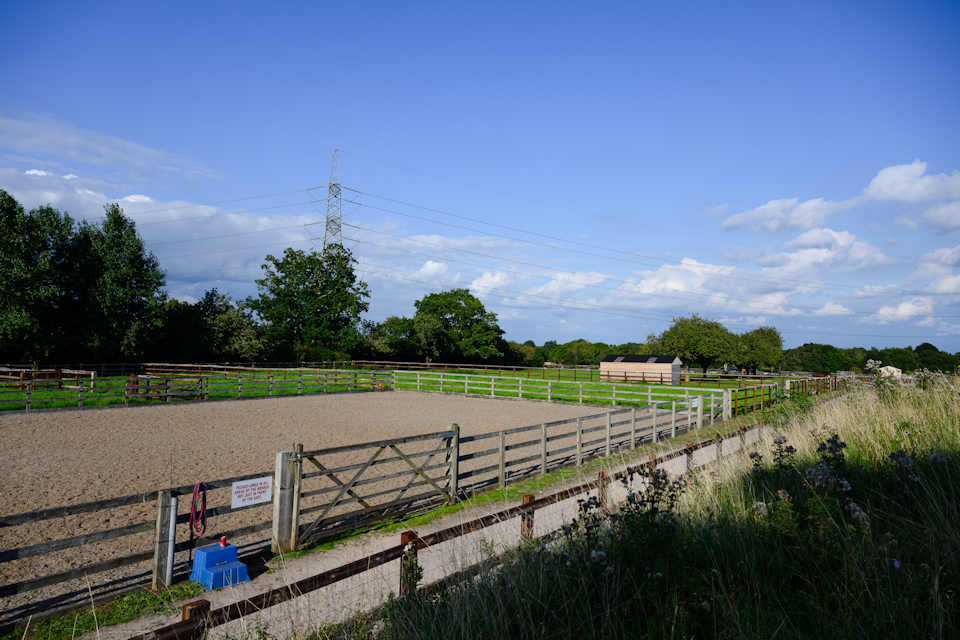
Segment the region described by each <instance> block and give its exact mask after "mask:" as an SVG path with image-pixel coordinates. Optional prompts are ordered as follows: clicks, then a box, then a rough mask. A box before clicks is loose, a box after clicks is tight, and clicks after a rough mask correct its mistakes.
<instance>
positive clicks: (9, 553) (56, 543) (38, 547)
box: [0, 521, 154, 563]
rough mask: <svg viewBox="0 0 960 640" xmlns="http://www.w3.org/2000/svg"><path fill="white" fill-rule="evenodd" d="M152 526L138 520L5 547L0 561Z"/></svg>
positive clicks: (152, 523)
mask: <svg viewBox="0 0 960 640" xmlns="http://www.w3.org/2000/svg"><path fill="white" fill-rule="evenodd" d="M153 528H154V522H152V521H150V522H138V523H136V524H130V525H127V526H124V527H117V528H115V529H107V530H106V531H96V532H94V533H86V534H83V535H79V536H72V537H69V538H61V539H59V540H50V541H47V542H41V543H39V544H33V545H29V546H26V547H19V548H17V549H7V550H4V551H0V563H4V562H11V561H13V560H16V559H18V558H28V557H30V556H38V555H42V554H44V553H50V552H53V551H60V550H62V549H71V548H73V547H80V546H83V545H85V544H92V543H94V542H102V541H103V540H113V539H115V538H122V537H124V536H129V535H133V534H135V533H140V532H141V531H151V530H153Z"/></svg>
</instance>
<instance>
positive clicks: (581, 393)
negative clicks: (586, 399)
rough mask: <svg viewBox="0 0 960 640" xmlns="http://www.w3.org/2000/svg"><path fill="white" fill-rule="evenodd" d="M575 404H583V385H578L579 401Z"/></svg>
mask: <svg viewBox="0 0 960 640" xmlns="http://www.w3.org/2000/svg"><path fill="white" fill-rule="evenodd" d="M577 404H583V383H582V382H581V383H580V400H579V402H578V403H577Z"/></svg>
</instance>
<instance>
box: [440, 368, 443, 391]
mask: <svg viewBox="0 0 960 640" xmlns="http://www.w3.org/2000/svg"><path fill="white" fill-rule="evenodd" d="M440 393H443V372H442V371H441V372H440Z"/></svg>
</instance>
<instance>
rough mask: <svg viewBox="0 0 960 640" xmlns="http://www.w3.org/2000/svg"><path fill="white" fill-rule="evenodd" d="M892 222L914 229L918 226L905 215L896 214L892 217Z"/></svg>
mask: <svg viewBox="0 0 960 640" xmlns="http://www.w3.org/2000/svg"><path fill="white" fill-rule="evenodd" d="M893 223H894V224H896V225H899V226H901V227H904V228H906V229H916V228H917V227H919V226H920V224H919V223H918V222H917V221H916V220H914V219H913V218H908V217H907V216H897V217H896V218H894V219H893Z"/></svg>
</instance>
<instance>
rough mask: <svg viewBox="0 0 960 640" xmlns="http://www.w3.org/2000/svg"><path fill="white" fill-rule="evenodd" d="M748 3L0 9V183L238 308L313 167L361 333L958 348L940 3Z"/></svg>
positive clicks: (315, 207)
mask: <svg viewBox="0 0 960 640" xmlns="http://www.w3.org/2000/svg"><path fill="white" fill-rule="evenodd" d="M771 4H772V3H756V4H750V3H739V4H738V5H737V6H724V5H720V4H706V3H704V4H699V3H689V4H684V5H676V6H672V5H671V6H663V5H652V4H650V5H644V4H642V3H622V4H612V3H604V4H596V5H590V6H589V7H587V6H585V5H582V4H578V5H574V4H572V3H525V4H523V5H522V6H518V5H515V4H495V3H482V4H481V3H476V4H474V5H471V6H467V5H462V6H454V5H450V4H449V3H436V4H425V3H419V4H418V3H406V4H400V3H391V4H373V3H354V4H352V5H351V6H349V7H347V6H343V5H333V4H330V5H319V4H318V5H316V6H300V5H293V4H274V5H270V6H269V8H267V6H266V5H263V4H261V3H248V4H244V3H236V2H232V3H200V4H199V5H198V4H197V3H164V4H163V5H150V6H148V5H143V4H138V3H117V4H115V5H111V6H108V5H107V4H106V3H84V2H72V3H42V2H41V3H30V4H27V3H18V4H15V5H7V6H6V7H5V8H4V9H0V11H2V12H3V13H0V22H2V24H3V25H4V34H5V37H4V39H3V40H2V42H0V66H2V68H3V69H4V71H5V73H4V76H5V81H6V82H5V84H6V86H7V88H8V90H7V91H6V92H5V96H4V100H3V101H2V102H0V188H5V189H7V190H8V191H10V192H12V193H13V194H14V195H15V196H16V197H17V198H18V199H20V200H21V202H23V203H24V204H25V205H26V206H28V207H31V206H36V205H38V204H46V203H50V204H53V205H54V206H57V207H60V208H63V209H65V210H67V211H69V212H70V213H71V214H72V215H74V216H75V217H88V218H91V219H92V218H96V217H98V216H99V215H100V212H101V211H102V205H103V204H104V203H105V202H107V201H115V200H119V201H121V203H122V205H123V206H124V209H125V210H126V211H127V213H128V214H129V215H131V216H132V217H134V219H136V220H137V223H138V226H139V228H140V231H141V233H142V235H143V237H144V239H145V240H146V241H147V243H148V245H149V246H150V248H151V249H152V250H153V251H154V252H155V253H156V254H157V256H158V257H159V258H160V260H161V264H162V265H163V267H164V268H165V269H166V270H167V282H168V290H169V293H170V294H171V295H173V296H176V297H181V298H185V299H191V298H196V297H199V295H201V294H202V292H203V291H204V290H205V289H207V288H209V287H213V286H216V287H218V288H220V289H221V290H222V291H225V292H227V293H229V294H230V295H232V296H234V297H235V298H242V297H245V296H247V295H251V294H253V293H254V292H255V286H254V284H253V280H254V279H255V278H256V277H257V276H258V274H259V269H260V264H261V263H262V261H263V258H264V256H265V255H266V254H267V253H279V252H281V251H282V249H283V248H284V247H286V246H295V247H298V248H307V247H310V246H316V245H317V244H319V242H320V241H319V240H316V239H315V238H316V237H317V236H321V235H322V226H321V225H316V224H314V223H316V222H317V221H319V220H322V218H323V207H324V203H323V202H322V201H321V202H315V201H316V200H322V199H323V198H324V197H325V186H326V183H327V181H328V178H329V163H330V154H331V151H332V149H333V148H335V147H338V148H340V149H342V150H343V152H342V163H343V184H344V185H346V186H348V187H351V188H352V189H354V191H349V190H348V191H345V195H346V199H347V202H345V205H344V221H345V222H346V223H348V225H352V226H345V228H344V231H345V232H344V235H345V237H346V238H347V240H346V244H347V245H348V246H349V247H350V248H351V249H352V250H353V251H354V253H355V255H356V256H357V258H358V260H359V269H360V271H361V273H362V275H363V277H364V278H365V279H366V280H367V281H368V282H369V283H370V285H371V289H372V293H373V297H372V301H371V303H372V304H371V312H370V317H371V318H372V319H382V318H383V317H385V316H387V315H391V314H410V313H412V310H413V304H412V303H413V301H414V300H415V299H417V298H420V297H422V296H423V295H424V294H425V293H428V292H430V291H438V290H443V289H446V288H450V287H454V286H462V287H469V288H471V290H473V291H474V292H475V293H476V294H478V295H479V296H480V297H481V298H482V299H483V300H484V303H485V304H486V305H487V307H488V308H489V309H491V310H493V311H495V312H497V313H498V314H499V316H500V318H501V324H502V326H503V327H504V328H505V329H506V331H507V337H508V338H511V339H517V340H525V339H527V338H532V339H534V340H536V341H537V342H538V343H539V342H542V341H544V340H546V339H551V338H553V339H558V340H569V339H572V338H577V337H585V338H587V339H590V340H603V341H607V342H623V341H627V340H643V339H644V338H645V337H646V336H647V335H648V334H649V333H652V332H658V331H661V330H663V329H664V328H665V327H666V326H667V325H668V324H669V320H670V318H671V317H674V316H676V315H686V314H689V313H700V314H702V315H705V316H707V317H710V318H714V319H717V320H720V321H722V322H724V323H726V324H727V325H728V326H729V327H730V328H731V329H734V330H737V331H745V330H748V329H750V328H753V327H755V326H758V325H760V324H772V325H774V326H776V327H778V328H779V329H780V330H781V332H782V333H783V334H784V337H785V340H786V343H787V344H788V345H790V346H794V345H797V344H802V343H804V342H808V341H816V342H830V343H833V344H837V345H841V346H852V345H868V346H869V345H876V346H887V345H908V344H910V345H915V344H917V343H919V342H923V341H928V340H929V341H931V342H933V343H934V344H936V345H938V346H940V347H941V348H945V349H949V350H950V351H957V350H960V5H957V4H956V3H948V2H940V3H923V2H914V3H900V4H892V3H870V4H867V3H837V2H832V3H797V4H796V5H795V6H778V7H773V6H770V5H771ZM318 186H319V187H321V189H319V190H308V189H309V188H311V187H318ZM312 201H314V202H312Z"/></svg>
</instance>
